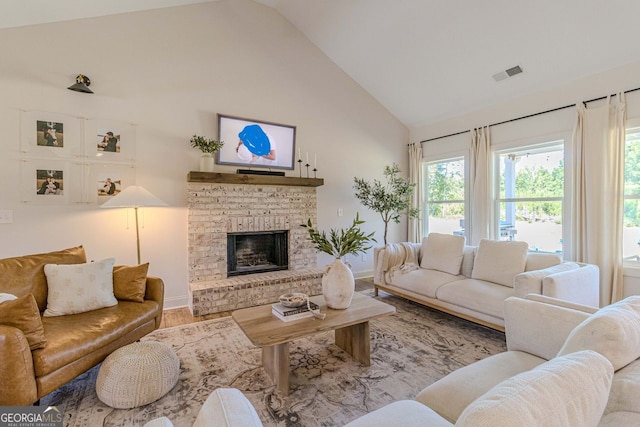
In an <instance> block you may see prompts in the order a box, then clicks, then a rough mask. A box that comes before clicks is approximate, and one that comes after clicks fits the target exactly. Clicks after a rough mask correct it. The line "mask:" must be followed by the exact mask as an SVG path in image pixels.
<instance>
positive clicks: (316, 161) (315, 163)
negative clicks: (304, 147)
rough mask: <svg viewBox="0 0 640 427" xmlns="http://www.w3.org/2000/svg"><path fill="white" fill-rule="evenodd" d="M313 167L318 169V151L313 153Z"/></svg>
mask: <svg viewBox="0 0 640 427" xmlns="http://www.w3.org/2000/svg"><path fill="white" fill-rule="evenodd" d="M313 168H314V169H318V153H315V154H314V155H313Z"/></svg>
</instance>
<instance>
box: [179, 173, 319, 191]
mask: <svg viewBox="0 0 640 427" xmlns="http://www.w3.org/2000/svg"><path fill="white" fill-rule="evenodd" d="M187 182H215V183H221V184H249V185H290V186H296V187H319V186H321V185H324V179H323V178H298V177H295V176H276V175H253V174H250V175H249V174H247V175H243V174H237V173H218V172H195V171H191V172H189V174H188V175H187Z"/></svg>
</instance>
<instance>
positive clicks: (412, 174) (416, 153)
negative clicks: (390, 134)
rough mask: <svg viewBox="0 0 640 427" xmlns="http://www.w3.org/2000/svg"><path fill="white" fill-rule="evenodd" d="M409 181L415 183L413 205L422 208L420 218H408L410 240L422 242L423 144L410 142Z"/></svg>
mask: <svg viewBox="0 0 640 427" xmlns="http://www.w3.org/2000/svg"><path fill="white" fill-rule="evenodd" d="M409 182H411V183H412V184H415V185H416V186H415V187H414V188H413V195H412V197H411V207H413V208H418V209H420V216H419V217H418V218H409V219H408V221H407V222H408V233H407V236H408V240H409V241H410V242H414V243H420V242H422V237H423V233H424V230H423V221H422V219H423V218H424V214H425V213H424V209H423V208H424V207H423V204H422V200H423V194H422V187H423V184H422V144H421V143H419V142H418V143H416V144H409Z"/></svg>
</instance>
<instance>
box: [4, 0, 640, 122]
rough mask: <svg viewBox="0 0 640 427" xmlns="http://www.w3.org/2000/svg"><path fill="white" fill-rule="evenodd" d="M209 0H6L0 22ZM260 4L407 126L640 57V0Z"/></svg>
mask: <svg viewBox="0 0 640 427" xmlns="http://www.w3.org/2000/svg"><path fill="white" fill-rule="evenodd" d="M205 1H216V0H135V1H133V0H128V1H124V0H120V1H117V2H116V1H87V0H55V1H51V0H3V1H2V2H0V28H9V27H15V26H22V25H33V24H41V23H45V22H53V21H62V20H68V19H81V18H84V17H93V16H101V15H111V14H117V13H127V12H133V11H138V10H145V9H154V8H160V7H170V6H180V5H185V4H190V3H201V2H205ZM230 1H235V0H230ZM256 1H257V2H258V3H262V4H264V5H266V6H268V7H272V8H274V9H276V10H277V11H278V12H279V13H280V14H281V15H282V16H284V17H285V18H286V19H287V20H288V21H290V22H291V24H293V25H294V26H295V27H297V28H298V29H299V30H300V31H301V32H302V33H304V34H305V35H306V36H307V37H308V38H309V39H310V40H311V41H312V42H313V43H314V44H315V45H316V46H317V47H318V48H319V49H321V50H322V51H323V52H324V53H325V54H326V55H327V56H328V57H329V58H330V59H331V60H332V61H333V62H335V63H336V64H337V65H338V66H339V67H340V68H342V69H343V70H344V71H345V72H346V73H347V74H349V75H350V76H351V77H352V78H353V79H354V80H355V81H356V82H358V83H359V84H360V85H361V86H362V87H363V88H364V89H365V90H366V91H367V92H369V93H370V94H371V95H372V96H373V97H374V98H376V99H377V100H378V101H379V102H380V103H381V104H382V105H383V106H385V107H386V108H387V109H388V110H389V111H390V112H391V113H392V114H393V115H395V116H396V117H397V118H398V119H399V120H400V121H402V122H403V123H404V124H405V125H406V126H408V127H410V128H412V127H413V128H415V127H418V126H423V125H428V124H431V123H435V122H438V121H441V120H444V119H447V118H450V117H454V116H458V115H461V114H465V113H469V112H472V111H475V110H479V109H482V108H486V107H488V106H491V105H495V104H498V103H502V102H507V101H510V100H512V99H516V98H518V97H521V96H524V95H527V94H533V93H536V92H540V91H545V90H549V89H553V88H555V87H560V86H562V85H563V84H566V83H568V82H571V81H573V80H576V79H579V78H581V77H586V76H589V75H593V74H596V73H599V72H602V71H606V70H609V69H613V68H617V67H620V66H623V65H626V64H629V63H634V62H640V43H639V42H638V41H639V40H640V25H638V24H637V21H638V16H640V1H638V0H610V1H606V2H605V1H602V0H561V1H558V0H538V1H530V0H488V1H477V0H256ZM516 65H519V66H520V67H521V68H522V69H523V73H521V74H518V75H515V76H513V77H510V78H507V79H504V80H501V81H498V82H496V80H495V79H494V78H493V77H492V76H493V75H494V74H497V73H500V72H502V71H504V70H506V69H509V68H511V67H514V66H516ZM639 81H640V77H639Z"/></svg>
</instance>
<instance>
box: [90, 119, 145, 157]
mask: <svg viewBox="0 0 640 427" xmlns="http://www.w3.org/2000/svg"><path fill="white" fill-rule="evenodd" d="M84 129H85V147H84V149H85V155H86V157H87V159H92V160H94V161H98V162H123V163H132V162H135V160H136V132H135V131H136V128H135V126H134V125H132V124H130V123H123V122H118V121H114V120H94V119H87V120H85V123H84Z"/></svg>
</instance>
